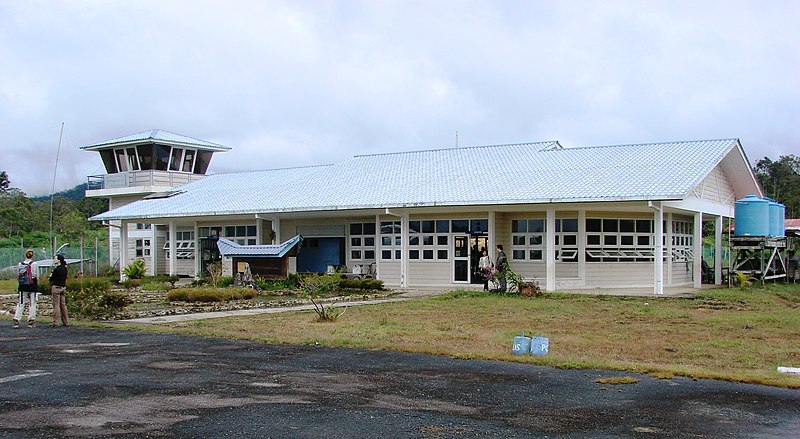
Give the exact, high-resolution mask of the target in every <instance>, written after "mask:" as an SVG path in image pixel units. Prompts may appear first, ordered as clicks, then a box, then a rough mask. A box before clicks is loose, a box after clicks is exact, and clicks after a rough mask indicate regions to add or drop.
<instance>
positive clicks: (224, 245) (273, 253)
mask: <svg viewBox="0 0 800 439" xmlns="http://www.w3.org/2000/svg"><path fill="white" fill-rule="evenodd" d="M301 242H303V237H302V236H300V235H296V236H295V237H294V238H291V239H289V240H287V241H286V242H284V243H282V244H262V245H240V244H237V243H235V242H233V241H231V240H229V239H225V238H222V237H220V238H219V239H218V240H217V248H218V249H219V252H220V254H221V255H222V256H229V257H230V256H247V257H253V258H282V257H283V256H284V255H286V254H287V253H289V252H290V251H292V249H294V248H295V247H296V246H298V245H300V243H301Z"/></svg>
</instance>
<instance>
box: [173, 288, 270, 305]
mask: <svg viewBox="0 0 800 439" xmlns="http://www.w3.org/2000/svg"><path fill="white" fill-rule="evenodd" d="M253 297H256V292H255V291H254V290H252V289H250V288H176V289H174V290H170V291H169V292H167V299H169V300H170V301H172V302H224V301H227V300H241V299H252V298H253Z"/></svg>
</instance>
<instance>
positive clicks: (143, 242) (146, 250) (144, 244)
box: [136, 239, 150, 258]
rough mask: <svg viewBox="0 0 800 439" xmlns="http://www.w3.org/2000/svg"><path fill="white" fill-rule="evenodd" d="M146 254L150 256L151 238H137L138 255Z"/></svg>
mask: <svg viewBox="0 0 800 439" xmlns="http://www.w3.org/2000/svg"><path fill="white" fill-rule="evenodd" d="M145 256H150V240H149V239H137V240H136V257H137V258H143V257H145Z"/></svg>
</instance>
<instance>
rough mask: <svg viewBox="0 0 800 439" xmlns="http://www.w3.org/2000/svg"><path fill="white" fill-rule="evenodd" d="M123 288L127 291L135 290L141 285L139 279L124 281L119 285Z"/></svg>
mask: <svg viewBox="0 0 800 439" xmlns="http://www.w3.org/2000/svg"><path fill="white" fill-rule="evenodd" d="M119 284H120V285H122V286H123V287H125V288H127V289H131V288H136V287H138V286H140V285H141V284H142V280H141V279H125V280H124V281H122V282H120V283H119Z"/></svg>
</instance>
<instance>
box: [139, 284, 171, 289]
mask: <svg viewBox="0 0 800 439" xmlns="http://www.w3.org/2000/svg"><path fill="white" fill-rule="evenodd" d="M170 288H172V285H170V284H169V282H147V283H146V284H142V291H166V290H169V289H170Z"/></svg>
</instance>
